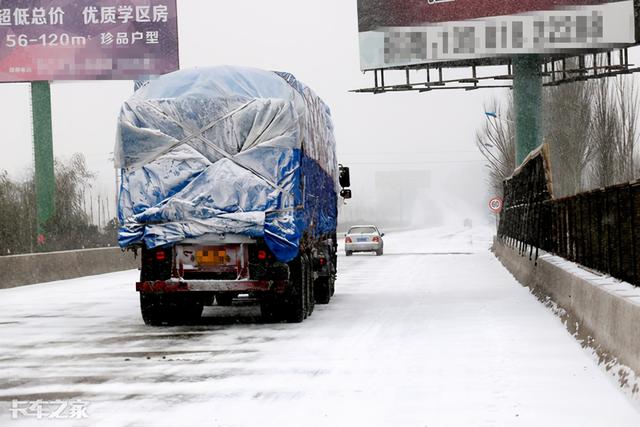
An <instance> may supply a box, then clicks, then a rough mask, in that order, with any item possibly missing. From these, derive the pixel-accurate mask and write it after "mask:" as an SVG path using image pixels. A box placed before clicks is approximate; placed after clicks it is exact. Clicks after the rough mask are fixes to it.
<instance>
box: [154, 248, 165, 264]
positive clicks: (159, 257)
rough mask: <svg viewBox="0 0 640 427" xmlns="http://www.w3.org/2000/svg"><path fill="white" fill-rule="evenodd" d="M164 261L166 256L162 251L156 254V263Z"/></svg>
mask: <svg viewBox="0 0 640 427" xmlns="http://www.w3.org/2000/svg"><path fill="white" fill-rule="evenodd" d="M165 259H167V254H166V253H165V252H164V250H163V249H160V250H159V251H157V252H156V261H164V260H165Z"/></svg>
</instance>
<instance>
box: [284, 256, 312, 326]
mask: <svg viewBox="0 0 640 427" xmlns="http://www.w3.org/2000/svg"><path fill="white" fill-rule="evenodd" d="M304 265H305V263H304V262H303V258H302V257H301V256H298V257H297V258H296V259H294V260H293V261H291V262H290V263H289V271H290V275H289V290H288V291H287V293H286V294H285V297H284V300H283V304H282V314H283V317H284V320H285V321H286V322H288V323H301V322H302V321H304V319H305V317H306V314H307V307H306V306H307V304H306V299H307V292H306V290H307V289H306V288H307V286H306V284H305V280H306V277H305V276H306V275H305V274H304V271H303V270H306V268H305V267H303V266H304Z"/></svg>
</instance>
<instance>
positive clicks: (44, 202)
mask: <svg viewBox="0 0 640 427" xmlns="http://www.w3.org/2000/svg"><path fill="white" fill-rule="evenodd" d="M31 111H32V120H33V125H32V126H33V153H34V161H35V187H36V212H37V226H38V244H39V246H42V245H43V244H44V243H45V236H44V226H45V224H46V223H47V221H48V220H49V219H50V218H51V217H52V216H53V214H54V212H55V192H56V178H55V173H54V165H53V131H52V125H51V88H50V86H49V82H46V81H44V82H42V81H41V82H32V83H31Z"/></svg>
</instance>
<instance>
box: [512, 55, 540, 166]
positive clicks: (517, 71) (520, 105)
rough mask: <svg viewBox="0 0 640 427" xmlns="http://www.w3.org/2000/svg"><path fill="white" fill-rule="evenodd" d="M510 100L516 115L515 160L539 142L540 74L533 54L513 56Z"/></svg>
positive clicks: (537, 62)
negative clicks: (511, 94) (511, 97)
mask: <svg viewBox="0 0 640 427" xmlns="http://www.w3.org/2000/svg"><path fill="white" fill-rule="evenodd" d="M513 102H514V107H515V113H516V114H515V116H516V164H517V166H520V165H521V164H522V162H524V160H525V159H526V157H527V155H529V153H530V152H532V151H533V150H535V149H536V148H538V147H539V146H540V144H542V75H541V73H540V59H539V57H538V56H536V55H523V56H517V57H514V58H513Z"/></svg>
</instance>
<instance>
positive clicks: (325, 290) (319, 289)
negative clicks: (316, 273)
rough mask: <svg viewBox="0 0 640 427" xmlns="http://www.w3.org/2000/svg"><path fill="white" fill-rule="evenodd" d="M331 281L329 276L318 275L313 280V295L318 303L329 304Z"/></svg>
mask: <svg viewBox="0 0 640 427" xmlns="http://www.w3.org/2000/svg"><path fill="white" fill-rule="evenodd" d="M330 282H331V281H330V280H329V277H327V276H325V277H318V278H317V279H316V280H315V283H314V288H315V297H316V303H318V304H329V300H331V283H330Z"/></svg>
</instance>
